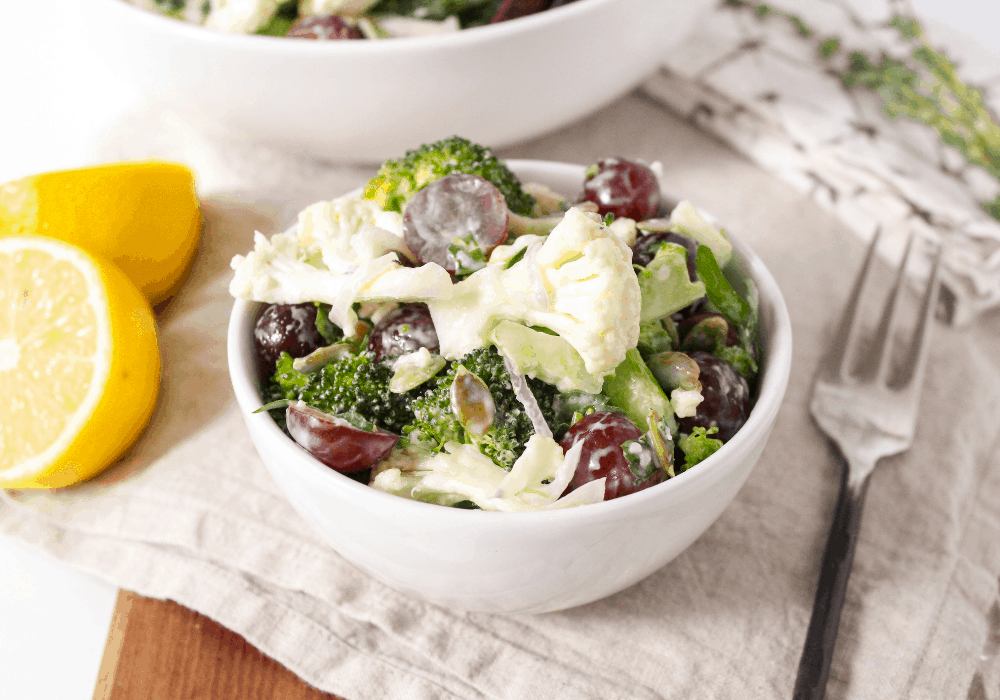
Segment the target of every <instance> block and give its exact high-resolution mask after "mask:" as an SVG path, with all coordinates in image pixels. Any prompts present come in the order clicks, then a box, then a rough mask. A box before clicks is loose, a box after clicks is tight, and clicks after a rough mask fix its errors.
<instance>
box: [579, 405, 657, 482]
mask: <svg viewBox="0 0 1000 700" xmlns="http://www.w3.org/2000/svg"><path fill="white" fill-rule="evenodd" d="M642 435H643V433H642V431H641V430H639V428H638V427H637V426H636V424H635V423H633V422H632V421H631V420H629V419H628V418H626V417H625V416H623V415H622V414H620V413H614V412H612V411H598V412H596V413H591V414H590V415H589V416H584V417H583V418H581V419H580V420H578V421H577V422H576V423H574V424H573V425H572V426H570V429H569V430H567V431H566V434H565V435H563V438H562V440H561V441H560V443H559V444H560V445H561V446H562V448H563V453H564V454H565V453H566V452H568V451H569V449H570V448H571V447H572V446H573V445H574V444H576V443H577V442H580V441H582V442H583V448H582V452H581V453H580V462H579V464H578V465H577V467H576V473H575V474H574V475H573V478H572V480H570V483H569V487H568V489H567V492H569V491H574V490H576V489H578V488H580V487H581V486H583V485H584V484H586V483H589V482H591V481H595V480H597V479H600V478H602V477H605V478H606V479H607V480H606V481H605V482H604V500H606V501H607V500H611V499H612V498H618V497H619V496H625V495H628V494H630V493H635V492H637V491H642V490H643V489H647V488H649V487H650V486H654V485H656V484H659V483H660V482H662V481H663V480H664V479H666V477H667V473H666V471H665V470H664V469H661V468H658V467H656V466H655V463H654V465H653V468H652V470H651V471H652V474H651V475H650V476H649V477H647V478H645V479H640V477H638V476H636V475H635V473H633V471H632V465H631V464H630V463H629V459H628V457H626V456H625V450H624V449H623V448H622V444H623V443H625V442H629V441H638V440H640V438H642ZM629 448H630V450H632V451H633V453H634V454H633V458H634V459H637V460H638V461H639V463H640V464H642V465H648V464H649V462H647V461H646V460H653V452H652V449H650V447H649V446H648V445H646V444H645V442H632V443H631V444H630V445H629Z"/></svg>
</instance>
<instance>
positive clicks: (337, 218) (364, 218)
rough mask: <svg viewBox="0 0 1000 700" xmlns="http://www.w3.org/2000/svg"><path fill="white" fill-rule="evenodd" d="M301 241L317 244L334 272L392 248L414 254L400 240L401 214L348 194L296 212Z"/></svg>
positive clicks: (398, 251)
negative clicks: (297, 213)
mask: <svg viewBox="0 0 1000 700" xmlns="http://www.w3.org/2000/svg"><path fill="white" fill-rule="evenodd" d="M298 237H299V241H300V245H304V246H307V247H318V248H319V249H320V250H321V251H322V256H323V263H324V264H325V265H326V266H327V268H329V269H330V270H333V271H334V272H351V271H353V270H355V269H357V268H358V266H359V265H363V264H364V263H366V262H371V261H372V260H375V259H376V258H380V257H382V256H383V255H385V254H386V253H389V252H392V251H395V252H397V253H400V254H401V255H405V256H406V257H408V258H411V259H412V257H413V254H412V253H411V252H410V250H409V248H407V247H406V243H405V241H404V240H403V217H402V215H401V214H400V213H399V212H395V211H385V210H383V209H382V208H381V207H379V206H378V205H377V204H375V203H374V202H372V201H371V200H368V199H364V198H363V197H360V196H357V195H355V196H351V195H347V196H344V197H338V198H337V199H334V200H331V201H329V202H316V203H315V204H311V205H309V206H308V207H306V208H305V209H303V210H302V211H301V212H300V213H299V226H298Z"/></svg>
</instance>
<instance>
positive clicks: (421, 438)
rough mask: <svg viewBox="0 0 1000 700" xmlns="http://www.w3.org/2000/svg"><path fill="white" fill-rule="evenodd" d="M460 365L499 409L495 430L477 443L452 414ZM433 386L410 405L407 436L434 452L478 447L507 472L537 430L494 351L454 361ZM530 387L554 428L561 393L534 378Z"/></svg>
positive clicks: (436, 379) (491, 429)
mask: <svg viewBox="0 0 1000 700" xmlns="http://www.w3.org/2000/svg"><path fill="white" fill-rule="evenodd" d="M459 365H461V366H462V367H465V369H467V370H468V371H469V372H471V373H472V374H475V375H476V376H477V377H479V378H480V379H482V380H483V382H484V383H485V384H486V386H487V388H488V389H489V390H490V394H491V395H492V397H493V403H494V405H495V406H496V417H495V418H494V419H493V425H492V427H491V428H490V429H489V431H487V433H486V435H484V436H481V437H478V436H477V437H476V438H475V439H474V440H473V438H472V436H470V435H468V434H467V433H466V431H465V430H464V429H463V428H462V425H461V424H460V423H459V421H458V418H457V417H456V416H455V414H454V413H453V412H452V410H451V385H452V382H453V381H454V380H455V375H456V373H457V372H458V367H459ZM431 382H432V383H433V384H431ZM431 382H429V383H428V385H426V386H428V389H427V390H426V392H425V393H424V394H423V395H422V396H419V397H417V398H415V399H414V400H413V401H412V402H411V404H410V407H411V409H412V410H413V417H414V418H413V422H412V423H411V424H410V425H408V426H406V428H404V429H403V430H404V433H405V434H407V435H408V436H409V437H410V439H411V440H414V441H415V442H419V443H421V444H423V445H425V446H427V447H429V448H431V449H434V450H439V449H441V447H442V446H443V445H444V443H446V442H448V441H456V442H463V443H469V444H472V443H475V444H476V445H477V446H478V447H479V450H480V451H481V452H482V453H483V454H484V455H486V456H487V457H489V458H490V459H492V460H493V461H494V462H496V463H497V464H499V465H500V466H501V467H503V468H504V469H508V470H509V469H510V468H511V467H512V466H513V464H514V462H515V460H517V458H518V457H520V456H521V453H522V452H524V446H525V443H527V442H528V438H530V437H531V436H532V435H533V434H534V432H535V430H534V427H533V426H532V424H531V419H530V418H529V417H528V415H527V414H526V413H525V411H524V407H523V406H522V405H521V402H520V401H519V400H518V398H517V396H516V395H515V394H514V389H513V387H512V386H511V383H510V374H509V373H508V372H507V368H506V366H505V365H504V362H503V358H502V357H501V356H500V354H499V353H498V352H497V351H496V349H495V348H481V349H479V350H473V351H472V352H470V353H469V354H468V355H466V356H465V357H463V358H462V359H461V360H460V361H458V362H452V363H451V364H450V366H449V367H448V369H447V371H446V372H442V373H440V374H438V375H437V376H436V377H435V378H434V379H432V380H431ZM528 384H529V386H530V387H531V391H532V393H533V394H534V395H535V399H536V400H537V402H538V407H539V408H540V409H541V410H542V415H543V416H544V417H545V419H546V422H548V423H549V425H552V424H553V423H554V422H555V414H554V410H553V403H554V401H555V398H556V396H557V394H558V391H557V390H556V388H555V387H553V386H550V385H548V384H546V383H545V382H541V381H537V380H534V379H528Z"/></svg>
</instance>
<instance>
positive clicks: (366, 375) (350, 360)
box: [274, 352, 413, 435]
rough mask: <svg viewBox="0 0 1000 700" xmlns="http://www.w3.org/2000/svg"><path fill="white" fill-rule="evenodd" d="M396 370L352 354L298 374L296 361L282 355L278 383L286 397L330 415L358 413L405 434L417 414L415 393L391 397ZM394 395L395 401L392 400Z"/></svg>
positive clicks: (370, 357)
mask: <svg viewBox="0 0 1000 700" xmlns="http://www.w3.org/2000/svg"><path fill="white" fill-rule="evenodd" d="M391 378H392V370H391V369H390V368H389V367H388V366H386V365H384V364H382V363H376V362H373V361H372V356H371V355H370V354H368V353H361V354H358V355H348V356H346V357H344V358H342V359H340V360H337V361H335V362H331V363H330V364H328V365H327V366H326V367H324V368H323V369H321V370H319V371H317V372H313V373H312V374H303V373H302V372H296V371H295V369H294V368H293V367H292V358H291V356H289V354H288V353H284V352H283V353H281V357H280V358H279V359H278V363H277V369H276V370H275V373H274V381H275V382H276V383H277V384H278V386H279V387H280V389H281V394H282V398H286V399H292V400H296V399H298V400H301V401H305V402H306V403H307V404H309V405H310V406H312V407H314V408H318V409H319V410H321V411H325V412H326V413H340V414H345V413H352V412H353V413H355V414H357V415H358V416H360V417H361V418H364V419H365V420H367V421H370V422H371V423H373V424H375V426H377V427H379V428H382V429H384V430H388V431H390V432H393V433H396V434H397V435H399V434H402V430H403V427H404V426H405V425H406V424H407V423H409V422H410V421H411V420H412V418H413V414H412V413H411V412H410V410H409V403H410V401H411V400H412V399H413V394H412V392H408V393H405V394H390V392H389V380H390V379H391ZM390 396H391V399H390V398H389V397H390Z"/></svg>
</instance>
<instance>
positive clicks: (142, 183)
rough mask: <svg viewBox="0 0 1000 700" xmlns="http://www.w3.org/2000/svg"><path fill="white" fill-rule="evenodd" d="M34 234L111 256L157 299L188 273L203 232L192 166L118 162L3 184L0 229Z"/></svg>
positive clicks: (162, 298) (172, 290)
mask: <svg viewBox="0 0 1000 700" xmlns="http://www.w3.org/2000/svg"><path fill="white" fill-rule="evenodd" d="M5 235H39V236H47V237H51V238H58V239H59V240H62V241H66V242H68V243H72V244H74V245H77V246H79V247H81V248H83V249H84V250H86V251H89V252H91V253H93V254H95V255H98V256H100V257H102V258H106V259H108V260H111V261H112V262H113V263H115V264H116V265H117V266H118V267H120V268H121V269H122V271H123V272H124V273H125V274H126V275H128V276H129V278H131V280H132V281H133V282H135V284H136V286H137V287H139V289H141V290H142V292H143V294H145V295H146V298H147V299H149V302H150V304H152V305H153V306H156V305H157V304H159V303H160V302H162V301H165V300H166V299H168V298H169V297H170V296H172V295H173V294H174V293H175V292H176V291H177V289H178V288H179V287H180V285H181V283H182V282H183V281H184V278H185V276H186V275H187V272H188V269H189V267H190V265H191V260H192V258H193V257H194V254H195V251H196V250H197V248H198V240H199V238H200V236H201V213H200V210H199V208H198V199H197V197H196V196H195V188H194V176H193V175H192V173H191V171H190V170H189V169H188V168H186V167H184V166H182V165H177V164H174V163H164V162H157V161H151V162H142V163H115V164H111V165H101V166H98V167H94V168H84V169H80V170H63V171H59V172H51V173H43V174H40V175H32V176H31V177H25V178H22V179H20V180H14V181H12V182H8V183H6V184H3V185H0V236H5Z"/></svg>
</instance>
